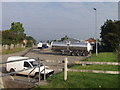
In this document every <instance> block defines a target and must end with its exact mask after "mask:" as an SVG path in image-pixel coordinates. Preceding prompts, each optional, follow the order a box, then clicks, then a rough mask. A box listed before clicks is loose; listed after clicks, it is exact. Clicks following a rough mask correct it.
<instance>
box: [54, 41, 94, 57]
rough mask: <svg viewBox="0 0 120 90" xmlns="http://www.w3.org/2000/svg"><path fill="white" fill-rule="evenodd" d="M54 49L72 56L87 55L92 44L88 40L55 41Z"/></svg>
mask: <svg viewBox="0 0 120 90" xmlns="http://www.w3.org/2000/svg"><path fill="white" fill-rule="evenodd" d="M52 50H54V51H60V52H62V54H67V55H72V56H75V55H76V56H80V55H81V56H86V55H88V54H90V53H91V51H92V46H91V44H90V43H88V42H74V43H70V42H53V44H52Z"/></svg>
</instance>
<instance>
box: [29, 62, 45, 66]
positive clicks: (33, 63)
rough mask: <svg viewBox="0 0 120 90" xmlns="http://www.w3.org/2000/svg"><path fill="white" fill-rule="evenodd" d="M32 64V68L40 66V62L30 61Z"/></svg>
mask: <svg viewBox="0 0 120 90" xmlns="http://www.w3.org/2000/svg"><path fill="white" fill-rule="evenodd" d="M30 63H31V64H32V66H33V67H34V66H38V62H36V61H30ZM40 66H43V65H42V64H40Z"/></svg>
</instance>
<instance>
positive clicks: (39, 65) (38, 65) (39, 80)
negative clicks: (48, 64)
mask: <svg viewBox="0 0 120 90" xmlns="http://www.w3.org/2000/svg"><path fill="white" fill-rule="evenodd" d="M38 60H39V61H38V62H39V65H38V66H39V85H40V79H41V72H40V59H39V58H38Z"/></svg>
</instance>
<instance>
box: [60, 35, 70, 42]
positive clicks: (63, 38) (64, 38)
mask: <svg viewBox="0 0 120 90" xmlns="http://www.w3.org/2000/svg"><path fill="white" fill-rule="evenodd" d="M68 39H69V38H68V36H67V35H65V36H64V37H62V38H61V41H64V40H68Z"/></svg>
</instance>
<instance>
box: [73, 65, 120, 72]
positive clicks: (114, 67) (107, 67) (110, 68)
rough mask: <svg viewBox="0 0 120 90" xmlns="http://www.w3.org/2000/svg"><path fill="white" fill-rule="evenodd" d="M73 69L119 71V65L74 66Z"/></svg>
mask: <svg viewBox="0 0 120 90" xmlns="http://www.w3.org/2000/svg"><path fill="white" fill-rule="evenodd" d="M71 68H72V69H79V70H80V69H84V70H103V71H118V66H117V65H86V66H82V65H74V66H73V67H71Z"/></svg>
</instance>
